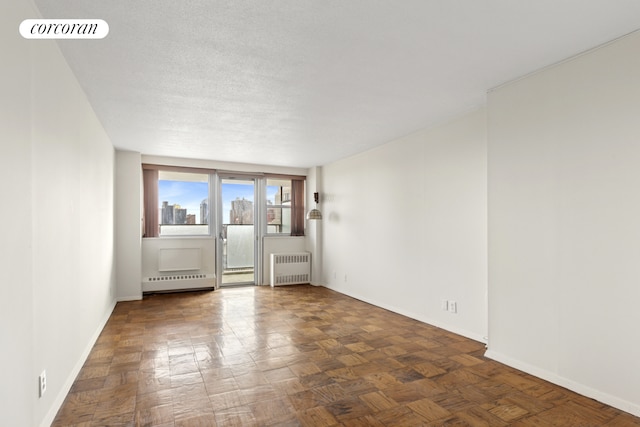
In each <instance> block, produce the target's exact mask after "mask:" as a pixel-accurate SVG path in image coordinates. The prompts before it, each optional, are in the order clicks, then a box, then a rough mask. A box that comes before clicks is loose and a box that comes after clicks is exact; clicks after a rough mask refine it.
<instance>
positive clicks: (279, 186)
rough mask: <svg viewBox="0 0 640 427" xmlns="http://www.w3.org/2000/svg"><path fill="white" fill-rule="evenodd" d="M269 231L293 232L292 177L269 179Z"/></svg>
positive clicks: (272, 232)
mask: <svg viewBox="0 0 640 427" xmlns="http://www.w3.org/2000/svg"><path fill="white" fill-rule="evenodd" d="M267 233H269V234H290V233H291V180H290V179H273V178H268V179H267Z"/></svg>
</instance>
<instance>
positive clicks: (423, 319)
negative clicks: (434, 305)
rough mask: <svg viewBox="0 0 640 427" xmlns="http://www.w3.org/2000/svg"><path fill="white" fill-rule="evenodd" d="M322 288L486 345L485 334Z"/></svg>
mask: <svg viewBox="0 0 640 427" xmlns="http://www.w3.org/2000/svg"><path fill="white" fill-rule="evenodd" d="M322 286H324V287H326V288H327V289H331V290H333V291H336V292H340V293H341V294H344V295H347V296H350V297H351V298H355V299H357V300H360V301H363V302H366V303H367V304H371V305H375V306H376V307H380V308H384V309H385V310H389V311H392V312H394V313H398V314H401V315H403V316H406V317H409V318H411V319H415V320H418V321H420V322H423V323H427V324H429V325H432V326H435V327H436V328H440V329H444V330H445V331H449V332H453V333H454V334H458V335H461V336H463V337H465V338H469V339H471V340H474V341H478V342H481V343H486V342H487V340H486V338H485V337H484V335H485V334H478V333H475V332H471V331H467V330H466V329H462V328H458V327H457V326H453V325H449V324H445V323H442V322H439V321H437V320H434V319H430V318H428V317H426V316H423V315H421V314H417V313H412V312H410V311H408V310H405V309H402V308H398V307H395V306H392V305H389V304H386V303H383V302H380V301H376V300H373V299H371V298H367V297H363V296H362V295H358V294H356V293H354V292H345V291H344V290H342V289H336V288H332V287H330V286H326V285H322Z"/></svg>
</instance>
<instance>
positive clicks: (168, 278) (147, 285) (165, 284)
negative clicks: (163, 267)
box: [142, 273, 216, 292]
mask: <svg viewBox="0 0 640 427" xmlns="http://www.w3.org/2000/svg"><path fill="white" fill-rule="evenodd" d="M215 286H216V275H215V274H200V273H194V274H171V275H161V276H153V277H144V278H143V279H142V292H166V291H179V290H182V291H184V290H190V289H202V288H215Z"/></svg>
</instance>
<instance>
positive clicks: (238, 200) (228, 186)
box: [218, 177, 256, 286]
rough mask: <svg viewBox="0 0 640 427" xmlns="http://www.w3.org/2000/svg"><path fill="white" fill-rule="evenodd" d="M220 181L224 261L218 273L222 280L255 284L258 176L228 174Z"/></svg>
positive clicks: (220, 238) (226, 282) (226, 284)
mask: <svg viewBox="0 0 640 427" xmlns="http://www.w3.org/2000/svg"><path fill="white" fill-rule="evenodd" d="M220 182H221V188H220V197H221V201H222V203H221V205H222V215H221V218H220V236H219V239H218V241H219V245H218V247H219V248H220V249H221V250H222V265H221V268H220V269H219V272H218V274H219V277H221V278H222V280H221V282H220V283H219V284H220V286H231V285H246V284H255V282H256V278H255V260H256V244H255V242H256V228H255V210H256V209H255V180H254V179H248V178H233V177H226V178H222V179H221V181H220ZM219 258H220V257H219ZM220 270H221V271H220Z"/></svg>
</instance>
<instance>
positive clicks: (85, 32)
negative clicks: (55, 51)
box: [20, 19, 109, 39]
mask: <svg viewBox="0 0 640 427" xmlns="http://www.w3.org/2000/svg"><path fill="white" fill-rule="evenodd" d="M20 34H21V35H22V37H24V38H25V39H103V38H105V37H106V36H107V34H109V24H107V23H106V22H105V21H103V20H102V19H25V20H24V21H22V23H21V24H20Z"/></svg>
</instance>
